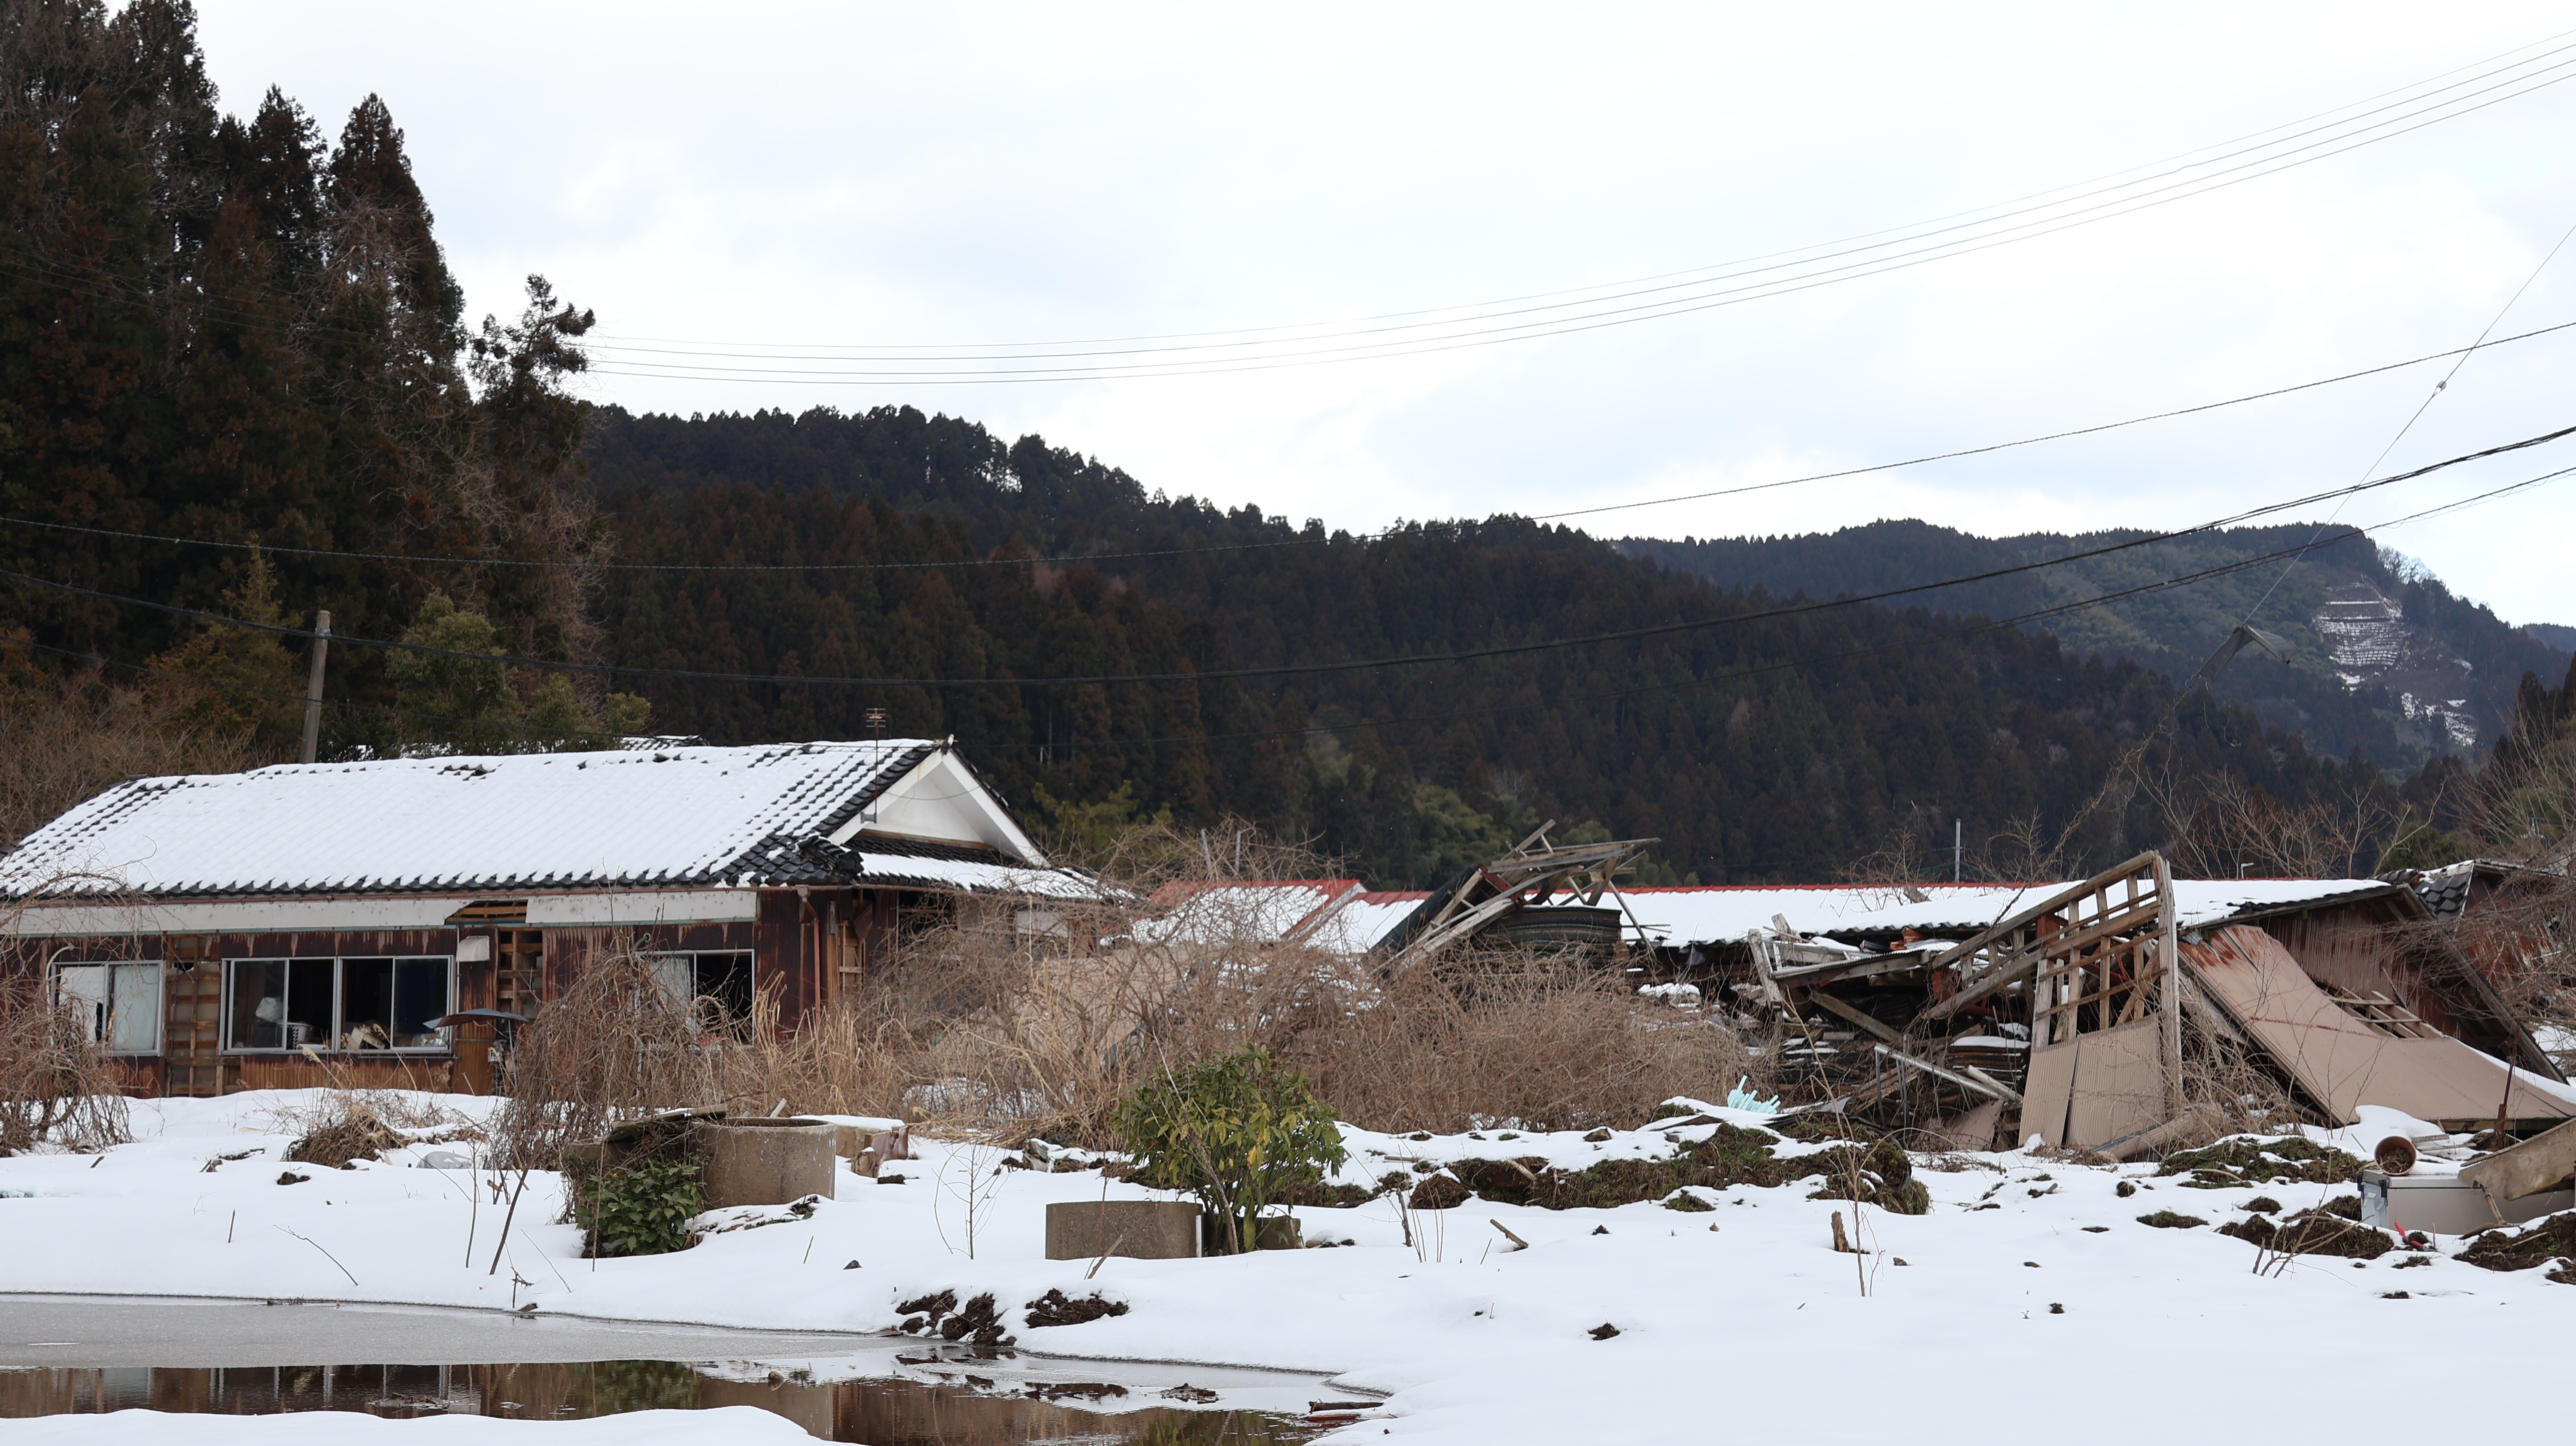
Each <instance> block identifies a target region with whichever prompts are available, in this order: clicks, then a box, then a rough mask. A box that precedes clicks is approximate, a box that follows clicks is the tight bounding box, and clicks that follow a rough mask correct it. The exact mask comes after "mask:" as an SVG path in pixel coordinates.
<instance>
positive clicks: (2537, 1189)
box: [2460, 1120, 2576, 1200]
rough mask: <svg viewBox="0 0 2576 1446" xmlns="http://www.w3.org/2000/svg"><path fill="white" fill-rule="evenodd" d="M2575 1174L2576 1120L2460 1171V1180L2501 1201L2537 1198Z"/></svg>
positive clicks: (2461, 1168) (2546, 1131) (2499, 1151)
mask: <svg viewBox="0 0 2576 1446" xmlns="http://www.w3.org/2000/svg"><path fill="white" fill-rule="evenodd" d="M2571 1174H2576V1120H2570V1121H2568V1122H2567V1123H2565V1124H2563V1125H2560V1126H2558V1127H2557V1128H2555V1129H2551V1130H2544V1131H2542V1132H2541V1133H2540V1134H2537V1135H2534V1136H2532V1137H2531V1138H2530V1139H2528V1140H2525V1141H2523V1142H2522V1143H2521V1144H2519V1145H2513V1146H2510V1147H2508V1148H2506V1149H2502V1150H2498V1151H2496V1152H2495V1153H2494V1154H2492V1155H2489V1156H2487V1157H2486V1158H2485V1159H2483V1160H2478V1161H2475V1162H2473V1163H2471V1164H2467V1165H2463V1166H2461V1167H2460V1178H2461V1179H2463V1180H2466V1181H2468V1182H2469V1183H2470V1184H2472V1185H2475V1186H2477V1187H2478V1188H2479V1189H2481V1190H2484V1191H2486V1192H2487V1193H2488V1194H2490V1195H2493V1196H2494V1197H2496V1198H2497V1199H2499V1200H2520V1199H2522V1198H2523V1197H2524V1196H2526V1195H2537V1194H2540V1193H2541V1192H2542V1191H2544V1190H2547V1189H2549V1188H2550V1187H2551V1186H2553V1185H2556V1184H2558V1183H2559V1182H2560V1181H2562V1180H2565V1179H2566V1178H2567V1177H2568V1176H2569V1175H2571Z"/></svg>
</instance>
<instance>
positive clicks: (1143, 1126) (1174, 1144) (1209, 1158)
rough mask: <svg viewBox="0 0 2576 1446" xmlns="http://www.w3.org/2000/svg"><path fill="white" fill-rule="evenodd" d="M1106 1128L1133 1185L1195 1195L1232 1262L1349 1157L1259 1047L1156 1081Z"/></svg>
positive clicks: (1300, 1082)
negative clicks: (1281, 1205)
mask: <svg viewBox="0 0 2576 1446" xmlns="http://www.w3.org/2000/svg"><path fill="white" fill-rule="evenodd" d="M1111 1124H1112V1126H1113V1127H1114V1128H1115V1129H1116V1130H1117V1132H1118V1136H1119V1138H1120V1139H1121V1140H1122V1141H1123V1142H1125V1144H1126V1146H1127V1150H1128V1152H1129V1153H1130V1154H1131V1155H1133V1156H1134V1157H1135V1167H1134V1170H1133V1171H1132V1174H1131V1178H1133V1179H1134V1180H1136V1181H1137V1182H1138V1183H1139V1184H1142V1185H1146V1186H1149V1187H1151V1188H1154V1189H1158V1190H1178V1191H1182V1192H1185V1193H1187V1194H1190V1195H1195V1196H1197V1197H1198V1200H1199V1204H1200V1205H1201V1206H1202V1207H1203V1208H1204V1209H1205V1210H1206V1211H1207V1213H1208V1214H1209V1216H1210V1217H1212V1218H1213V1219H1215V1220H1218V1221H1222V1222H1224V1226H1223V1228H1222V1229H1221V1230H1220V1231H1218V1232H1217V1234H1216V1237H1215V1238H1216V1241H1217V1244H1218V1246H1219V1248H1221V1249H1223V1250H1225V1251H1227V1252H1228V1253H1237V1252H1241V1251H1245V1250H1249V1249H1252V1248H1253V1246H1254V1243H1255V1242H1256V1241H1258V1240H1259V1238H1260V1229H1261V1226H1260V1219H1261V1213H1262V1212H1263V1211H1264V1210H1266V1209H1268V1208H1269V1207H1270V1206H1272V1205H1273V1204H1276V1203H1277V1202H1278V1201H1279V1200H1280V1199H1281V1198H1282V1197H1283V1196H1285V1195H1286V1194H1287V1193H1288V1192H1289V1191H1290V1190H1292V1189H1294V1188H1296V1187H1297V1186H1299V1185H1315V1184H1320V1183H1321V1182H1322V1180H1323V1178H1324V1176H1325V1175H1326V1174H1328V1173H1330V1172H1331V1171H1334V1170H1338V1169H1340V1168H1341V1166H1342V1162H1343V1161H1344V1160H1346V1159H1348V1158H1349V1153H1348V1151H1346V1150H1344V1149H1343V1147H1342V1133H1341V1130H1340V1129H1339V1128H1338V1127H1337V1126H1336V1125H1335V1124H1334V1123H1333V1115H1332V1111H1330V1110H1328V1109H1326V1108H1325V1107H1324V1105H1323V1102H1322V1101H1320V1100H1318V1099H1316V1098H1315V1095H1314V1091H1313V1090H1311V1089H1309V1088H1308V1087H1307V1084H1306V1077H1305V1076H1304V1075H1302V1074H1299V1073H1297V1072H1296V1071H1295V1070H1290V1069H1283V1068H1281V1067H1280V1066H1279V1064H1278V1063H1277V1062H1276V1061H1274V1060H1273V1059H1271V1057H1270V1055H1269V1052H1268V1051H1266V1050H1264V1049H1262V1048H1261V1047H1260V1046H1258V1045H1255V1046H1253V1047H1252V1048H1250V1049H1246V1050H1244V1051H1243V1052H1242V1053H1240V1054H1233V1055H1228V1056H1226V1057H1224V1058H1222V1059H1210V1060H1202V1061H1200V1062H1199V1063H1197V1064H1193V1065H1187V1066H1183V1067H1181V1068H1177V1069H1171V1068H1167V1069H1164V1070H1161V1071H1159V1072H1157V1073H1156V1074H1155V1076H1154V1077H1153V1078H1152V1079H1151V1080H1148V1081H1147V1082H1146V1083H1145V1084H1144V1085H1142V1086H1141V1087H1139V1088H1138V1089H1137V1090H1136V1092H1135V1093H1134V1094H1131V1095H1129V1096H1128V1097H1127V1098H1126V1099H1125V1100H1124V1101H1121V1102H1120V1104H1119V1106H1118V1112H1117V1115H1116V1116H1115V1117H1114V1118H1113V1120H1112V1121H1111Z"/></svg>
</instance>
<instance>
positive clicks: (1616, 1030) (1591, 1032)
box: [1289, 954, 1760, 1131]
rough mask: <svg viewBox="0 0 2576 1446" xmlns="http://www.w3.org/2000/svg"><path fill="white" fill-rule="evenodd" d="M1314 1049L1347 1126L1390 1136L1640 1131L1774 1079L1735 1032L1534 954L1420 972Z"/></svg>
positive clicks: (1313, 1042)
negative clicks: (1508, 1130) (1516, 1128)
mask: <svg viewBox="0 0 2576 1446" xmlns="http://www.w3.org/2000/svg"><path fill="white" fill-rule="evenodd" d="M1304 1043H1305V1044H1306V1045H1307V1047H1308V1050H1309V1051H1310V1052H1308V1053H1305V1054H1303V1055H1302V1057H1301V1056H1289V1058H1291V1059H1292V1061H1293V1062H1295V1063H1297V1064H1299V1065H1300V1066H1301V1067H1302V1068H1304V1069H1306V1070H1307V1072H1308V1073H1309V1074H1310V1075H1312V1076H1313V1077H1314V1080H1315V1083H1316V1087H1317V1089H1318V1091H1319V1092H1320V1093H1321V1094H1322V1095H1323V1096H1324V1098H1326V1099H1328V1100H1330V1101H1332V1103H1333V1106H1334V1108H1335V1109H1336V1110H1337V1111H1338V1112H1339V1113H1340V1114H1341V1116H1342V1118H1344V1119H1347V1120H1350V1121H1352V1122H1354V1123H1357V1124H1364V1125H1367V1126H1369V1127H1371V1128H1376V1129H1387V1130H1403V1129H1429V1130H1440V1131H1456V1130H1463V1129H1470V1128H1474V1127H1477V1126H1479V1125H1484V1124H1490V1123H1494V1122H1498V1121H1503V1120H1515V1121H1518V1122H1520V1124H1521V1126H1522V1127H1524V1128H1530V1129H1541V1128H1544V1129H1559V1130H1566V1129H1573V1130H1579V1129H1587V1128H1590V1127H1592V1126H1594V1125H1604V1124H1609V1125H1620V1126H1626V1125H1632V1124H1635V1123H1636V1122H1638V1121H1640V1120H1643V1119H1646V1118H1648V1117H1649V1116H1650V1115H1652V1114H1653V1113H1654V1112H1655V1107H1656V1106H1657V1105H1658V1104H1660V1103H1661V1102H1662V1101H1664V1100H1667V1099H1670V1098H1672V1097H1674V1096H1676V1095H1689V1096H1692V1097H1695V1098H1702V1099H1709V1098H1714V1099H1723V1098H1725V1096H1726V1091H1727V1089H1728V1088H1729V1087H1730V1086H1732V1085H1733V1084H1734V1083H1735V1082H1736V1080H1737V1079H1738V1078H1739V1077H1740V1076H1745V1075H1752V1074H1757V1073H1760V1071H1759V1070H1758V1069H1757V1068H1756V1067H1755V1064H1754V1060H1753V1056H1752V1053H1751V1051H1750V1050H1749V1049H1747V1048H1746V1046H1745V1044H1744V1042H1743V1041H1742V1040H1741V1039H1740V1038H1739V1037H1738V1036H1737V1035H1736V1034H1735V1033H1734V1032H1733V1031H1732V1030H1730V1029H1728V1028H1726V1027H1725V1026H1724V1025H1723V1024H1721V1023H1719V1022H1717V1021H1715V1020H1711V1019H1706V1018H1702V1017H1699V1016H1694V1015H1688V1014H1682V1013H1679V1012H1677V1011H1675V1010H1673V1009H1671V1008H1670V1007H1668V1006H1665V1005H1661V1004H1650V1003H1644V1002H1641V1001H1640V1000H1638V998H1637V997H1636V996H1635V994H1634V993H1632V992H1631V991H1630V990H1629V988H1628V986H1627V984H1626V982H1625V979H1624V977H1623V976H1622V975H1621V974H1619V973H1618V972H1616V970H1615V968H1614V969H1611V970H1608V971H1605V970H1604V968H1603V966H1601V965H1598V964H1593V963H1587V962H1582V961H1575V960H1568V959H1563V958H1550V957H1547V956H1543V955H1529V954H1509V955H1479V956H1471V957H1468V958H1465V959H1461V960H1458V961H1456V962H1455V963H1453V964H1451V965H1449V966H1448V967H1443V968H1437V969H1412V970H1408V971H1406V973H1405V974H1403V975H1402V976H1400V977H1398V978H1396V979H1393V980H1389V981H1386V982H1384V983H1383V984H1380V985H1379V986H1378V987H1377V988H1376V989H1375V990H1374V991H1373V992H1372V997H1371V1007H1369V1008H1366V1009H1360V1010H1354V1011H1351V1012H1350V1013H1349V1014H1348V1015H1347V1016H1346V1017H1345V1018H1344V1019H1342V1020H1341V1021H1340V1022H1339V1024H1338V1027H1336V1028H1333V1029H1331V1030H1326V1031H1317V1032H1315V1033H1314V1034H1313V1035H1311V1036H1310V1037H1309V1038H1308V1039H1307V1040H1305V1041H1304Z"/></svg>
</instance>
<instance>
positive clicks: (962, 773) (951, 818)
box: [831, 749, 1046, 868]
mask: <svg viewBox="0 0 2576 1446" xmlns="http://www.w3.org/2000/svg"><path fill="white" fill-rule="evenodd" d="M862 834H875V835H879V836H887V837H894V838H910V839H924V840H928V841H930V842H932V843H952V844H967V845H980V846H982V847H984V848H989V849H993V850H996V851H998V852H1000V853H1001V854H1002V855H1003V856H1004V857H1006V858H1012V859H1017V860H1019V861H1020V862H1022V863H1026V864H1031V865H1034V866H1037V867H1041V868H1043V867H1045V865H1046V855H1045V854H1044V853H1042V852H1040V851H1039V849H1038V846H1037V843H1036V841H1035V840H1033V839H1031V838H1030V837H1029V836H1028V835H1027V834H1026V833H1024V832H1022V831H1021V829H1020V826H1019V825H1018V824H1016V823H1013V822H1012V821H1011V816H1010V814H1009V813H1007V812H1005V811H1004V810H1003V808H1002V804H1001V800H999V799H997V798H995V797H993V794H992V790H990V789H988V788H986V787H985V786H984V785H983V783H982V782H981V781H979V780H978V779H977V778H976V777H975V775H974V774H973V773H972V772H970V771H969V770H968V769H967V767H966V765H965V764H964V762H962V761H961V760H960V759H959V758H958V757H957V755H956V754H954V753H952V752H948V751H946V750H944V749H943V750H941V751H939V752H935V753H933V754H931V755H930V756H929V757H928V758H925V759H923V760H922V761H921V762H920V763H919V764H917V765H915V766H914V768H913V769H912V771H911V772H909V773H907V774H905V775H904V776H903V777H901V778H899V779H896V780H895V781H894V783H893V784H892V785H890V786H889V787H888V788H887V789H886V791H885V792H884V793H882V794H880V795H878V796H877V799H876V801H875V802H874V803H872V804H870V805H869V806H868V807H867V808H866V809H864V810H862V811H861V813H860V814H859V816H858V817H856V818H854V819H851V820H850V821H849V822H848V823H845V824H843V825H842V826H841V827H840V828H838V829H837V830H835V831H834V832H833V833H832V835H831V841H832V842H833V843H836V844H840V845H842V846H843V847H852V846H855V845H854V841H855V840H857V839H858V838H859V837H860V836H861V835H862Z"/></svg>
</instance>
